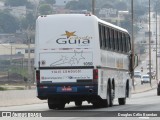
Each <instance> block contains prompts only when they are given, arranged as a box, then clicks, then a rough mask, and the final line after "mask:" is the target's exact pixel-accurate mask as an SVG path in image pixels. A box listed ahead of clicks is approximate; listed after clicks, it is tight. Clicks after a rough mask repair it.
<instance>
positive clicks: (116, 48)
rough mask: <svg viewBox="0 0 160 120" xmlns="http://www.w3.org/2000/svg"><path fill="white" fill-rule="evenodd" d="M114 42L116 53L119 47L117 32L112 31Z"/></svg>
mask: <svg viewBox="0 0 160 120" xmlns="http://www.w3.org/2000/svg"><path fill="white" fill-rule="evenodd" d="M114 42H115V50H116V51H118V50H119V46H118V40H117V31H116V30H114Z"/></svg>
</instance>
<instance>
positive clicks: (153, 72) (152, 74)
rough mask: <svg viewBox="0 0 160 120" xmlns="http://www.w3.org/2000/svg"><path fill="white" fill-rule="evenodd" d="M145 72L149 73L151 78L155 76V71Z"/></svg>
mask: <svg viewBox="0 0 160 120" xmlns="http://www.w3.org/2000/svg"><path fill="white" fill-rule="evenodd" d="M147 74H148V75H150V76H151V78H153V79H155V77H156V72H155V71H151V72H150V71H148V72H147Z"/></svg>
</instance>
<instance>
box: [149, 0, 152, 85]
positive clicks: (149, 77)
mask: <svg viewBox="0 0 160 120" xmlns="http://www.w3.org/2000/svg"><path fill="white" fill-rule="evenodd" d="M150 9H151V7H150V0H149V73H150V77H149V79H150V86H151V87H152V83H151V17H150V16H151V15H150Z"/></svg>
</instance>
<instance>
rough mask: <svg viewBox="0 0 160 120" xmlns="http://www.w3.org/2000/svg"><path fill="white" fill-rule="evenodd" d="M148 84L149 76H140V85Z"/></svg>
mask: <svg viewBox="0 0 160 120" xmlns="http://www.w3.org/2000/svg"><path fill="white" fill-rule="evenodd" d="M149 82H150V76H149V75H147V74H146V75H142V78H141V84H143V83H149Z"/></svg>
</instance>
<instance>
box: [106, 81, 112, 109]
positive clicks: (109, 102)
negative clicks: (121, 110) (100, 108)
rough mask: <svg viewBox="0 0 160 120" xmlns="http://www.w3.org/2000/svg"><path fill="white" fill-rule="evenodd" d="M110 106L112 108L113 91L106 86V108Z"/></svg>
mask: <svg viewBox="0 0 160 120" xmlns="http://www.w3.org/2000/svg"><path fill="white" fill-rule="evenodd" d="M112 106H113V91H112V89H111V87H110V85H109V84H108V87H107V101H106V107H112Z"/></svg>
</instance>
